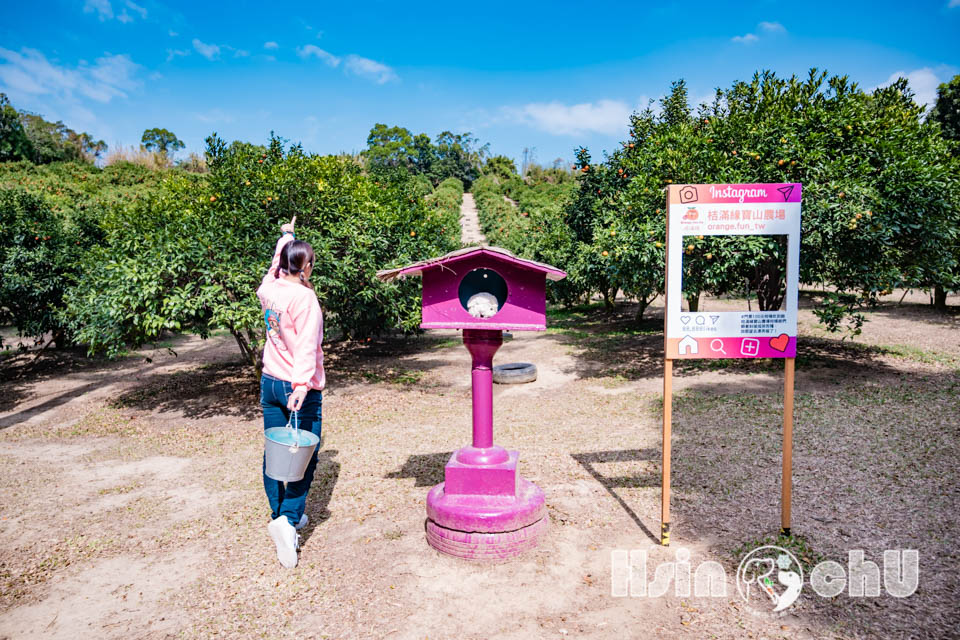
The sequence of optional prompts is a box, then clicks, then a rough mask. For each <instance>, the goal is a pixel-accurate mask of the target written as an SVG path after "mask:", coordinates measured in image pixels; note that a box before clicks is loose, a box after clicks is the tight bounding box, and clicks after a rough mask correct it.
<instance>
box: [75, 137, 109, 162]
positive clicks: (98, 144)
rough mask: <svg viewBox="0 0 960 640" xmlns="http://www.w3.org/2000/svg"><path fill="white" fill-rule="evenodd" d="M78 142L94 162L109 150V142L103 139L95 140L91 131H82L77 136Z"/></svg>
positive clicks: (86, 155)
mask: <svg viewBox="0 0 960 640" xmlns="http://www.w3.org/2000/svg"><path fill="white" fill-rule="evenodd" d="M76 144H79V145H80V151H81V152H82V153H83V155H84V157H85V158H86V159H87V160H89V161H91V162H93V161H95V160H97V159H98V158H100V156H102V155H103V154H104V153H106V151H107V148H108V147H107V143H106V142H104V141H103V140H94V139H93V136H91V135H90V134H89V133H81V134H78V135H77V136H76Z"/></svg>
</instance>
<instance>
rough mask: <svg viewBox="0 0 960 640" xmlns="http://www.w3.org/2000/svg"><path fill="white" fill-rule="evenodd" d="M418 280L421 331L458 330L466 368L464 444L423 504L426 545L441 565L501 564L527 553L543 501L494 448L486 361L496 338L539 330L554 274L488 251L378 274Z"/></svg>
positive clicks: (541, 522) (540, 524)
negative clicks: (468, 396) (468, 416)
mask: <svg viewBox="0 0 960 640" xmlns="http://www.w3.org/2000/svg"><path fill="white" fill-rule="evenodd" d="M412 275H419V276H422V277H423V321H422V322H421V324H420V326H421V327H422V328H424V329H462V330H463V343H464V346H466V348H467V350H468V351H469V352H470V355H471V356H472V358H473V370H472V373H471V379H472V384H473V442H472V444H471V446H469V447H463V448H461V449H460V450H459V451H456V452H454V454H453V455H452V456H451V457H450V460H449V462H447V465H446V467H445V468H444V482H442V483H440V484H439V485H437V486H435V487H434V488H433V489H431V490H430V493H429V494H428V495H427V542H428V543H429V544H430V545H431V546H432V547H434V548H435V549H437V550H439V551H441V552H443V553H447V554H450V555H455V556H459V557H462V558H472V559H483V558H489V559H495V558H505V557H510V556H513V555H516V554H519V553H521V552H523V551H525V550H527V549H529V548H532V547H534V546H536V544H537V542H538V541H539V539H540V536H541V535H542V533H543V530H544V529H545V527H546V525H547V522H548V519H547V518H546V517H545V516H546V513H545V511H546V510H545V507H544V504H545V502H544V494H543V491H542V490H541V489H540V488H539V487H538V486H536V485H535V484H533V483H532V482H530V481H528V480H525V479H524V478H522V477H520V475H519V473H518V472H517V463H518V461H519V458H520V454H519V452H517V451H507V450H505V449H504V448H503V447H498V446H495V445H494V444H493V356H494V354H495V353H496V352H497V349H499V348H500V345H502V344H503V332H504V331H506V330H509V331H544V330H545V329H546V328H547V322H546V319H547V314H546V281H547V279H550V280H554V281H556V280H561V279H563V278H565V277H566V275H567V274H566V273H564V272H563V271H561V270H559V269H557V268H555V267H551V266H550V265H547V264H542V263H539V262H534V261H533V260H524V259H522V258H518V257H516V256H514V255H513V254H512V253H510V252H509V251H507V250H505V249H500V248H497V247H469V248H466V249H460V250H459V251H454V252H452V253H448V254H447V255H445V256H441V257H439V258H433V259H431V260H424V261H422V262H417V263H414V264H411V265H409V266H406V267H401V268H399V269H388V270H385V271H380V272H378V273H377V277H379V278H380V279H382V280H385V281H389V280H393V279H394V278H402V277H405V276H412Z"/></svg>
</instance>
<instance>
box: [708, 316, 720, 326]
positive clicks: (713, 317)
mask: <svg viewBox="0 0 960 640" xmlns="http://www.w3.org/2000/svg"><path fill="white" fill-rule="evenodd" d="M719 319H720V316H710V320H712V323H713V324H717V320H719Z"/></svg>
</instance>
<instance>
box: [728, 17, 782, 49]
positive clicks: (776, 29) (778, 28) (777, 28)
mask: <svg viewBox="0 0 960 640" xmlns="http://www.w3.org/2000/svg"><path fill="white" fill-rule="evenodd" d="M757 30H758V31H762V32H763V33H768V34H771V35H772V34H775V33H786V32H787V28H786V27H784V26H783V25H782V24H780V23H779V22H760V23H758V24H757ZM759 39H760V36H758V35H757V34H756V33H745V34H743V35H742V36H733V37H732V38H730V42H737V43H740V44H753V43H754V42H756V41H757V40H759Z"/></svg>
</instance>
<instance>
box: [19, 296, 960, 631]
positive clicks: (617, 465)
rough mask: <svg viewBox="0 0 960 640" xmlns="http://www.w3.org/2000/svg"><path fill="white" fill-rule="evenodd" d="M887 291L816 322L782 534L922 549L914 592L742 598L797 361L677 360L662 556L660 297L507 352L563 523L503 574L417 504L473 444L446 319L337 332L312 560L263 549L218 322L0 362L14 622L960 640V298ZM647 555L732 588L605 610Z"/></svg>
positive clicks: (511, 442)
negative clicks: (746, 556) (619, 570)
mask: <svg viewBox="0 0 960 640" xmlns="http://www.w3.org/2000/svg"><path fill="white" fill-rule="evenodd" d="M810 295H811V294H809V293H808V294H805V298H804V304H803V305H802V306H804V307H806V306H808V303H809V296H810ZM898 299H899V295H898V294H894V296H891V297H890V299H888V300H886V301H884V303H883V304H882V305H881V306H880V307H879V308H878V309H876V310H874V311H871V312H869V313H868V316H869V322H868V323H867V324H866V325H865V328H864V333H863V335H862V336H860V337H859V338H857V339H856V341H854V342H851V341H849V340H846V341H841V340H839V339H838V338H837V337H833V336H829V337H828V336H825V335H824V334H823V332H822V331H820V330H819V328H818V327H817V326H816V324H815V319H814V318H813V316H812V314H811V313H810V312H809V311H808V310H807V309H802V310H801V316H802V320H801V339H800V341H799V345H800V346H799V350H800V352H799V355H798V365H797V369H798V370H797V399H796V420H797V423H796V427H795V435H794V511H793V513H794V520H793V530H794V532H795V533H796V534H797V540H798V542H797V543H796V544H797V546H796V547H794V550H799V552H800V553H802V554H803V555H804V562H807V561H810V562H814V561H817V560H820V559H823V558H829V559H834V560H838V561H839V562H840V563H841V564H842V565H844V566H846V564H847V562H846V561H847V551H848V550H850V549H863V550H864V552H865V555H866V558H867V559H868V560H873V561H876V562H878V563H881V562H882V552H883V550H885V549H917V550H919V552H920V588H919V589H918V591H917V592H916V593H915V594H914V595H912V596H910V597H908V598H905V599H896V598H893V597H891V596H887V595H884V596H881V597H879V598H860V599H858V598H851V597H849V596H847V595H846V594H841V595H840V596H837V597H835V598H833V599H831V600H825V599H823V598H821V597H819V596H817V595H815V594H813V593H812V591H811V590H810V589H809V587H808V588H807V589H805V591H804V593H803V595H802V596H801V598H800V600H799V601H798V604H797V605H795V606H794V607H792V608H791V609H790V612H789V614H788V615H786V616H785V617H782V618H771V617H765V616H757V615H755V614H752V613H750V612H749V611H747V610H746V609H745V608H744V606H743V604H742V603H741V601H740V600H739V598H738V597H737V592H736V588H735V586H734V581H733V577H734V574H735V572H736V566H737V563H738V562H739V559H740V556H741V553H742V552H743V550H744V549H749V548H753V547H754V546H756V545H758V544H759V543H760V542H761V541H764V540H772V539H773V537H775V536H776V533H777V529H778V526H779V494H780V490H779V486H780V485H779V481H780V434H781V430H780V412H781V409H782V396H781V392H782V372H781V368H782V364H780V363H779V362H775V363H771V362H769V361H753V362H738V363H734V364H731V363H727V365H728V366H722V367H721V366H720V365H718V364H717V363H712V362H708V361H697V362H692V363H689V364H683V365H680V366H678V367H677V369H678V371H677V377H676V382H675V391H676V399H675V402H674V419H675V420H674V438H673V486H674V492H675V493H674V499H673V506H672V508H673V535H672V546H671V547H669V548H663V547H660V546H658V545H657V536H656V535H655V534H657V533H658V531H659V499H660V483H659V473H660V411H661V404H660V403H661V396H660V390H661V385H662V379H661V366H662V333H661V329H662V308H660V307H657V306H656V305H655V306H654V307H653V308H651V309H650V310H649V311H648V312H647V320H646V321H645V322H644V323H643V324H641V325H639V327H638V326H637V325H635V324H633V323H632V315H633V313H634V309H633V308H631V307H630V306H629V305H623V306H621V307H620V308H619V309H618V311H617V312H616V313H614V314H612V315H608V314H605V313H604V312H603V311H602V310H600V309H596V308H589V309H583V310H580V311H574V312H556V313H553V314H552V315H551V318H550V320H549V324H550V327H551V328H550V330H548V332H546V333H542V334H521V333H517V334H516V335H515V336H514V338H513V339H512V340H511V341H508V342H506V343H505V344H504V346H503V348H502V349H501V350H500V352H499V353H498V355H497V358H496V362H500V363H505V362H514V361H526V362H533V363H536V364H537V366H538V367H539V374H540V375H539V379H538V380H537V381H536V382H534V383H531V384H528V385H517V386H508V387H500V386H497V387H496V389H495V399H494V405H495V427H494V434H495V439H496V441H497V442H498V443H499V444H502V445H504V446H506V447H508V448H515V449H519V450H520V452H521V458H520V464H521V472H522V473H523V475H524V476H525V477H527V478H528V479H530V480H533V481H534V482H536V483H537V484H539V485H540V486H541V487H542V488H543V489H544V490H545V492H546V495H547V506H548V511H549V516H550V529H549V530H548V533H547V534H546V536H545V538H544V540H543V542H542V544H541V545H540V546H539V547H538V548H537V549H536V550H534V551H532V552H529V553H527V554H526V555H524V556H521V557H520V558H517V559H515V560H512V561H509V562H502V563H497V564H475V563H471V562H468V561H462V560H458V559H454V558H449V557H445V556H442V555H440V554H438V553H436V552H435V551H433V550H432V549H431V548H430V547H428V546H427V545H426V543H425V540H424V531H423V527H424V516H425V514H424V503H425V498H426V493H427V491H428V490H429V488H430V487H431V486H432V485H434V484H436V483H438V482H440V481H441V480H442V479H443V465H444V463H445V462H446V460H447V458H448V457H449V455H450V452H452V451H453V450H454V449H456V448H458V447H460V446H463V445H465V444H467V443H468V441H469V434H470V387H469V382H470V376H469V356H468V354H467V352H466V350H465V349H464V348H463V346H462V345H461V344H460V342H459V336H458V334H457V333H456V332H434V333H431V334H430V335H427V336H422V337H414V338H391V339H383V340H376V341H372V342H369V343H339V344H335V345H329V346H328V348H327V371H328V379H329V383H328V384H329V386H328V389H327V390H326V391H325V392H324V408H323V419H324V429H323V431H324V443H323V450H322V452H321V464H320V466H319V467H318V471H317V476H316V479H315V482H314V485H313V488H312V490H311V494H310V497H309V500H308V504H307V513H308V515H309V516H310V525H309V526H308V527H307V528H306V529H305V530H304V531H303V537H304V541H303V548H302V553H301V557H300V565H299V567H298V568H296V569H294V570H285V569H283V568H282V567H281V566H280V565H279V563H278V562H277V560H276V555H275V552H274V548H273V545H272V543H271V541H270V539H269V537H268V535H267V531H266V525H267V523H268V520H269V509H268V507H267V504H266V499H265V497H264V495H263V490H262V486H261V479H260V457H261V454H262V447H263V443H262V433H261V430H262V425H261V422H260V415H259V406H258V404H257V395H256V394H257V388H256V385H255V383H254V382H253V381H252V380H251V378H250V374H249V372H248V371H247V370H245V369H244V368H243V367H242V366H241V365H239V364H238V361H239V353H238V351H237V349H236V347H235V345H234V344H233V343H232V341H231V340H230V339H229V337H228V336H215V337H213V338H211V339H209V340H206V341H202V340H199V339H198V338H195V337H175V338H173V339H171V341H170V342H169V343H166V344H163V345H158V346H157V347H156V348H153V349H145V350H142V351H140V352H137V353H135V354H132V355H131V356H129V357H127V358H125V359H122V360H120V361H116V362H109V361H104V360H96V359H94V360H90V359H87V358H85V357H83V356H82V355H80V354H77V353H69V352H67V353H62V352H61V353H44V354H42V355H40V356H39V357H37V356H35V355H34V354H32V353H31V354H26V355H8V356H7V357H5V358H4V359H3V360H2V361H0V375H2V377H3V380H4V383H5V384H4V389H5V392H6V393H5V394H4V395H3V397H2V398H0V461H2V466H0V541H2V544H0V638H71V639H73V638H213V637H229V638H260V637H262V638H287V637H290V638H293V637H308V638H421V639H422V638H516V639H521V638H524V639H526V638H571V637H584V638H597V639H599V638H634V637H636V638H641V637H643V638H647V637H662V638H676V637H690V638H743V637H749V638H823V637H829V638H833V637H837V638H855V637H856V638H859V637H863V638H876V637H889V638H894V637H896V638H900V637H903V638H914V637H916V638H943V637H951V636H953V637H956V636H957V633H958V632H957V628H956V622H957V618H958V611H960V609H958V605H957V602H958V601H960V600H958V598H960V584H958V579H957V576H958V575H960V573H958V570H960V561H958V547H957V543H956V535H957V532H958V526H957V525H958V519H960V516H958V514H960V474H958V472H957V464H956V461H957V459H958V453H960V452H958V435H960V417H958V409H960V330H958V329H960V317H958V315H957V313H956V309H957V305H960V298H956V297H954V298H951V299H950V301H949V302H950V304H951V305H953V307H952V308H953V310H954V312H953V313H948V314H938V313H935V312H933V311H931V310H930V309H929V307H927V306H924V305H923V304H921V303H922V302H924V301H925V299H924V298H923V297H922V296H908V297H907V299H906V300H905V301H904V302H903V304H902V305H900V306H898V305H897V300H898ZM704 304H705V305H715V306H707V307H706V308H707V309H710V308H720V307H722V306H723V305H724V304H728V303H725V302H722V301H705V303H704ZM174 352H175V355H174ZM639 549H643V550H646V551H647V554H648V558H649V560H648V563H649V566H651V567H652V566H654V565H655V564H656V563H658V562H660V561H661V560H674V559H675V557H676V553H677V551H678V550H679V549H687V550H689V551H690V553H691V559H690V562H691V563H692V564H693V565H694V566H696V564H697V563H698V562H700V561H702V560H716V561H718V562H720V563H721V564H722V565H723V566H724V567H725V568H726V574H727V583H728V584H727V597H724V598H700V599H695V598H681V597H677V596H675V595H674V594H673V590H670V591H669V592H668V595H667V596H664V597H660V598H645V597H636V598H615V597H613V596H612V595H611V580H612V579H611V552H612V551H614V550H639ZM651 578H652V577H651Z"/></svg>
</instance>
